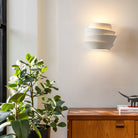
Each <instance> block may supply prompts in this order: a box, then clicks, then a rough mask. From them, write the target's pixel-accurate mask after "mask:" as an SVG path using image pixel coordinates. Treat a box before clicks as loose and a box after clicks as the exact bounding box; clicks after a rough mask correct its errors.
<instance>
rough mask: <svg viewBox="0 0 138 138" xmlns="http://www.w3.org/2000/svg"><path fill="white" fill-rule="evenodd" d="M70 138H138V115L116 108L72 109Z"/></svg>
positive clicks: (69, 129) (70, 113)
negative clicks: (122, 111) (119, 110)
mask: <svg viewBox="0 0 138 138" xmlns="http://www.w3.org/2000/svg"><path fill="white" fill-rule="evenodd" d="M68 138H138V113H125V114H124V113H123V114H121V115H119V113H118V111H117V110H116V109H115V108H97V109H96V108H71V109H69V112H68Z"/></svg>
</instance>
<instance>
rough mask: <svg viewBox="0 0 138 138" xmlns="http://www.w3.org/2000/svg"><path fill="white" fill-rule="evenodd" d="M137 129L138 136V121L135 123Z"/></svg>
mask: <svg viewBox="0 0 138 138" xmlns="http://www.w3.org/2000/svg"><path fill="white" fill-rule="evenodd" d="M135 127H136V129H135V134H138V121H135Z"/></svg>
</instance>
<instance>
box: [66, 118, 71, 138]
mask: <svg viewBox="0 0 138 138" xmlns="http://www.w3.org/2000/svg"><path fill="white" fill-rule="evenodd" d="M67 125H68V126H67V136H68V138H71V136H72V121H71V120H68V121H67Z"/></svg>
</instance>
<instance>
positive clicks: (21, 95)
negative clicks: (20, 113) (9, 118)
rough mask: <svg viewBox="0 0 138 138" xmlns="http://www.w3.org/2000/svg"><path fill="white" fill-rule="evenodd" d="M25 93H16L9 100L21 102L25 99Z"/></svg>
mask: <svg viewBox="0 0 138 138" xmlns="http://www.w3.org/2000/svg"><path fill="white" fill-rule="evenodd" d="M24 98H25V94H24V93H16V94H14V95H13V96H12V97H11V98H10V99H9V100H11V101H13V102H15V103H20V102H22V101H23V100H24Z"/></svg>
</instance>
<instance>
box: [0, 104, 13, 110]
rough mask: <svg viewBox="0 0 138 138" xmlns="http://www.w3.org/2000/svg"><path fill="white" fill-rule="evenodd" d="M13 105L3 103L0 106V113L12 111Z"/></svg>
mask: <svg viewBox="0 0 138 138" xmlns="http://www.w3.org/2000/svg"><path fill="white" fill-rule="evenodd" d="M13 107H14V104H10V103H4V104H2V107H1V111H9V110H10V109H13Z"/></svg>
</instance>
